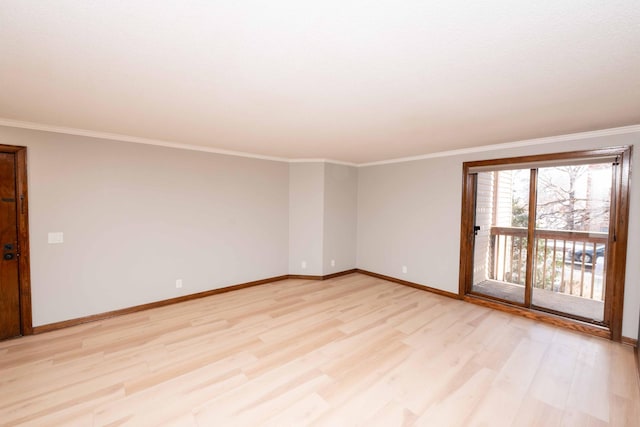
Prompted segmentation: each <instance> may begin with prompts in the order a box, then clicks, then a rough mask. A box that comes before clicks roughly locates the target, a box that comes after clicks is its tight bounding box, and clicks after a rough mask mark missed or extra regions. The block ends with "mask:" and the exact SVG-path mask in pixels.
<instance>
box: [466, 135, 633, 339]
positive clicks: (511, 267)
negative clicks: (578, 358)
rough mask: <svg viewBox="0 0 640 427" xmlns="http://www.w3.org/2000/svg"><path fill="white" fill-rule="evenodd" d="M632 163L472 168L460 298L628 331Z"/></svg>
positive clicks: (615, 153) (567, 158) (600, 160)
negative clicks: (625, 299)
mask: <svg viewBox="0 0 640 427" xmlns="http://www.w3.org/2000/svg"><path fill="white" fill-rule="evenodd" d="M629 155H630V151H629V150H628V149H627V148H626V147H621V148H618V149H609V150H594V151H589V152H576V153H561V154H557V155H547V156H529V157H523V158H515V159H505V160H491V161H484V162H469V163H465V164H464V174H465V177H464V179H465V181H464V189H463V191H464V192H463V218H462V239H461V276H460V283H461V290H460V292H461V294H462V295H470V296H472V297H479V298H483V299H485V300H493V301H496V302H499V303H503V304H509V305H513V306H518V307H521V308H524V309H529V310H535V311H539V312H547V313H550V314H553V315H560V316H564V317H568V318H572V319H574V320H578V321H582V322H588V323H592V324H595V325H599V326H607V327H608V326H610V325H611V324H612V320H613V323H615V327H616V328H617V327H619V325H618V323H621V307H617V305H621V302H620V301H619V300H616V298H614V297H613V296H614V295H617V294H618V292H619V289H616V290H615V291H616V292H614V289H613V288H612V286H614V285H618V286H620V283H619V282H618V281H617V280H614V279H617V278H620V277H622V279H623V278H624V262H623V260H624V259H625V257H626V224H627V221H626V218H625V215H628V162H629V160H628V157H629ZM625 183H627V185H625ZM621 237H622V240H623V241H621ZM622 281H623V280H622ZM616 310H620V313H614V312H616ZM616 316H617V317H616ZM618 317H619V319H618ZM612 332H614V331H613V329H612ZM615 333H617V331H615ZM615 333H614V334H615Z"/></svg>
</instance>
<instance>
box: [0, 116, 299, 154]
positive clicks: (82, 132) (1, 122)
mask: <svg viewBox="0 0 640 427" xmlns="http://www.w3.org/2000/svg"><path fill="white" fill-rule="evenodd" d="M0 126H8V127H14V128H22V129H30V130H41V131H46V132H54V133H64V134H68V135H77V136H87V137H90V138H99V139H110V140H113V141H123V142H133V143H136V144H146V145H157V146H159V147H169V148H179V149H183V150H191V151H204V152H206V153H215V154H224V155H227V156H236V157H247V158H250V159H260V160H271V161H275V162H288V161H289V159H287V158H284V157H274V156H263V155H261V154H252V153H245V152H243V151H233V150H222V149H219V148H212V147H204V146H201V145H191V144H183V143H180V142H173V141H165V140H161V139H151V138H140V137H137V136H130V135H122V134H119V133H108V132H96V131H92V130H86V129H77V128H70V127H65V126H53V125H48V124H43V123H34V122H23V121H19V120H11V119H5V118H2V117H0Z"/></svg>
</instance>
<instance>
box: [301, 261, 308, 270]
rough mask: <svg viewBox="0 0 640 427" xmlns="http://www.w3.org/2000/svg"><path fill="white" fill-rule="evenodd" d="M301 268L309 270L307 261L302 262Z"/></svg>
mask: <svg viewBox="0 0 640 427" xmlns="http://www.w3.org/2000/svg"><path fill="white" fill-rule="evenodd" d="M300 266H301V267H302V269H303V270H304V269H305V268H307V261H302V262H301V263H300Z"/></svg>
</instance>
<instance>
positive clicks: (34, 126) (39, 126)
mask: <svg viewBox="0 0 640 427" xmlns="http://www.w3.org/2000/svg"><path fill="white" fill-rule="evenodd" d="M0 126H7V127H14V128H21V129H30V130H39V131H46V132H54V133H63V134H68V135H76V136H86V137H90V138H98V139H109V140H113V141H122V142H132V143H136V144H146V145H156V146H160V147H169V148H178V149H182V150H191V151H202V152H205V153H214V154H223V155H226V156H236V157H246V158H250V159H259V160H270V161H275V162H285V163H331V164H336V165H343V166H352V167H367V166H379V165H387V164H392V163H404V162H413V161H416V160H425V159H434V158H438V157H450V156H459V155H462V154H470V153H482V152H485V151H492V150H504V149H508V148H518V147H527V146H530V145H542V144H552V143H554V142H563V141H571V140H575V139H587V138H597V137H602V136H610V135H622V134H628V133H634V132H640V124H637V125H631V126H622V127H616V128H610V129H601V130H595V131H589V132H577V133H570V134H565V135H558V136H549V137H544V138H534V139H525V140H520V141H514V142H505V143H500V144H491V145H482V146H479V147H469V148H462V149H458V150H449V151H440V152H437V153H430V154H423V155H418V156H410V157H399V158H396V159H389V160H380V161H376V162H368V163H352V162H344V161H341V160H333V159H323V158H317V159H315V158H310V159H305V158H301V159H292V158H286V157H275V156H265V155H261V154H253V153H246V152H243V151H233V150H223V149H218V148H213V147H204V146H201V145H191V144H183V143H180V142H174V141H165V140H161V139H151V138H141V137H137V136H130V135H123V134H118V133H109V132H96V131H92V130H87V129H78V128H72V127H66V126H54V125H49V124H44V123H36V122H25V121H20V120H12V119H7V118H3V117H0Z"/></svg>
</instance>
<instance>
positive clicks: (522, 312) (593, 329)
mask: <svg viewBox="0 0 640 427" xmlns="http://www.w3.org/2000/svg"><path fill="white" fill-rule="evenodd" d="M462 299H463V300H464V301H467V302H470V303H472V304H477V305H481V306H484V307H489V308H493V309H495V310H500V311H504V312H506V313H511V314H516V315H518V316H521V317H526V318H527V319H532V320H537V321H539V322H543V323H547V324H549V325H554V326H559V327H561V328H564V329H570V330H572V331H577V332H582V333H585V334H589V335H593V336H596V337H600V338H606V339H612V337H611V330H610V329H609V328H607V327H605V326H599V325H594V324H591V323H587V322H582V321H580V320H574V319H570V318H566V317H561V316H558V315H556V314H552V313H547V312H544V311H538V310H534V309H530V308H526V307H517V306H513V305H510V304H508V303H504V302H499V301H495V300H491V299H489V298H483V297H481V296H478V295H469V294H467V295H465V296H463V297H462Z"/></svg>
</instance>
